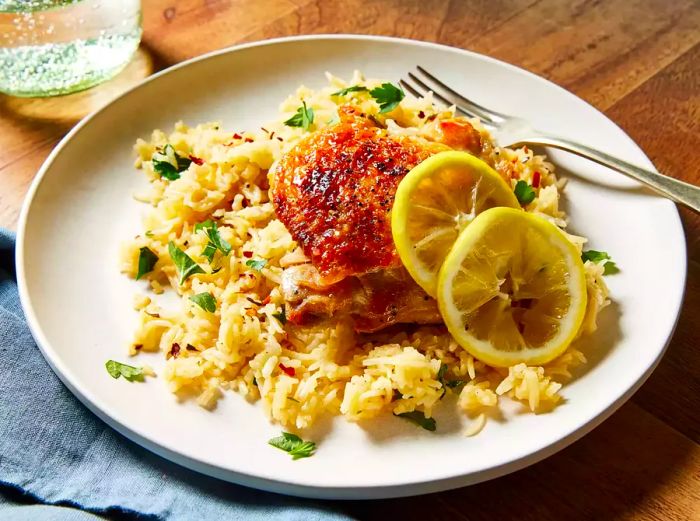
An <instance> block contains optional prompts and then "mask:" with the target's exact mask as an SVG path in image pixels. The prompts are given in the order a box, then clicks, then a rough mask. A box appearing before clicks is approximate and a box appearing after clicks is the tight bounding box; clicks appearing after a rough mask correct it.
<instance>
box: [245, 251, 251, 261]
mask: <svg viewBox="0 0 700 521" xmlns="http://www.w3.org/2000/svg"><path fill="white" fill-rule="evenodd" d="M243 256H244V257H245V258H246V259H250V258H251V257H252V256H253V252H252V251H244V252H243Z"/></svg>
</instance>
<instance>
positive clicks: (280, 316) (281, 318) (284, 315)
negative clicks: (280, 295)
mask: <svg viewBox="0 0 700 521" xmlns="http://www.w3.org/2000/svg"><path fill="white" fill-rule="evenodd" d="M272 316H273V317H275V318H276V319H277V320H279V321H280V324H282V325H285V324H286V323H287V313H286V311H285V310H284V308H282V309H281V311H280V312H279V313H273V314H272Z"/></svg>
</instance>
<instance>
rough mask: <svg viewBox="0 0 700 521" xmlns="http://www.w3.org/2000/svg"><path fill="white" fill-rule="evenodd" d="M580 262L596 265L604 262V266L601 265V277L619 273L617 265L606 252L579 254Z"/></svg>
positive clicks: (589, 251) (590, 251)
mask: <svg viewBox="0 0 700 521" xmlns="http://www.w3.org/2000/svg"><path fill="white" fill-rule="evenodd" d="M581 260H582V261H583V262H586V261H591V262H595V263H596V264H597V263H600V262H605V264H604V265H603V275H613V274H615V273H619V271H620V268H618V267H617V264H615V262H614V261H613V260H612V258H611V257H610V254H609V253H608V252H606V251H596V250H587V251H584V252H583V253H582V254H581Z"/></svg>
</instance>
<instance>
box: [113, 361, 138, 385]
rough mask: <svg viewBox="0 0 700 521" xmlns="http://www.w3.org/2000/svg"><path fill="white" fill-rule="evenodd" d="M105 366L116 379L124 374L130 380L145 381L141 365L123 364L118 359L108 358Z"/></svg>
mask: <svg viewBox="0 0 700 521" xmlns="http://www.w3.org/2000/svg"><path fill="white" fill-rule="evenodd" d="M105 367H106V368H107V372H108V373H109V375H110V376H111V377H112V378H114V379H117V378H119V377H120V376H123V377H124V379H125V380H128V381H129V382H143V369H142V368H141V367H134V366H132V365H126V364H122V363H121V362H117V361H116V360H107V363H106V364H105Z"/></svg>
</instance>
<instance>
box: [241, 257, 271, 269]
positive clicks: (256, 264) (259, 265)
mask: <svg viewBox="0 0 700 521" xmlns="http://www.w3.org/2000/svg"><path fill="white" fill-rule="evenodd" d="M266 264H267V260H265V259H260V260H253V259H250V260H247V261H245V265H246V266H248V267H249V268H253V269H254V270H255V271H261V270H262V269H263V268H264V267H265V265H266Z"/></svg>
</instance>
